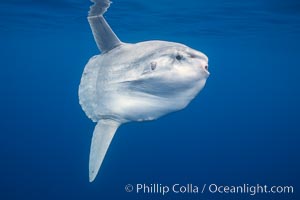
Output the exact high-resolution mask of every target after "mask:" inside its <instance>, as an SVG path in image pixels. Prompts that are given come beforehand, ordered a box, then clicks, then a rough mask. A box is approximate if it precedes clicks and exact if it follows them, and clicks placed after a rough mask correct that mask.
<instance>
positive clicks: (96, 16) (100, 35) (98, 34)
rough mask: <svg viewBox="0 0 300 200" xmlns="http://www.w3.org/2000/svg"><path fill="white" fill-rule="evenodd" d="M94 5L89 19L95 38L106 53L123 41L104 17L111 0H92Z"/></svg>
mask: <svg viewBox="0 0 300 200" xmlns="http://www.w3.org/2000/svg"><path fill="white" fill-rule="evenodd" d="M91 1H92V2H93V3H94V5H92V6H91V7H90V11H89V16H88V21H89V23H90V26H91V29H92V32H93V35H94V39H95V41H96V44H97V46H98V48H99V50H100V51H101V52H102V53H105V52H107V51H109V50H111V49H113V48H115V47H117V46H119V45H121V44H122V42H121V41H120V40H119V38H118V37H117V36H116V34H115V33H114V32H113V30H112V29H111V28H110V26H109V25H108V23H107V22H106V20H105V19H104V17H103V14H104V13H105V12H106V11H107V9H108V8H109V6H110V4H111V1H110V0H91Z"/></svg>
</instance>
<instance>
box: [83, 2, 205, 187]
mask: <svg viewBox="0 0 300 200" xmlns="http://www.w3.org/2000/svg"><path fill="white" fill-rule="evenodd" d="M92 2H93V3H94V4H93V5H92V6H91V7H90V11H89V14H88V21H89V24H90V26H91V29H92V32H93V35H94V38H95V41H96V44H97V46H98V48H99V50H100V51H101V54H100V55H96V56H94V57H92V58H91V59H90V60H89V61H88V63H87V64H86V66H85V69H84V72H83V74H82V78H81V82H80V85H79V102H80V105H81V107H82V109H83V110H84V112H85V113H86V115H87V116H88V117H89V118H90V119H92V120H93V121H94V122H97V125H96V127H95V130H94V133H93V138H92V142H91V149H90V158H89V180H90V182H92V181H93V180H94V179H95V177H96V175H97V173H98V171H99V168H100V166H101V164H102V161H103V159H104V157H105V154H106V152H107V149H108V147H109V145H110V143H111V140H112V138H113V136H114V134H115V132H116V130H117V129H118V127H119V126H120V125H121V124H124V123H127V122H131V121H147V120H154V119H157V118H159V117H161V116H163V115H166V114H168V113H171V112H174V111H178V110H181V109H183V108H185V107H186V106H187V105H188V104H189V102H190V101H191V100H192V99H193V98H194V97H195V96H196V95H197V94H198V93H199V91H200V90H201V89H202V88H203V87H204V85H205V82H206V79H207V78H208V76H209V72H208V58H207V56H206V55H204V54H203V53H201V52H199V51H196V50H194V49H191V48H189V47H187V46H185V45H183V44H179V43H175V42H167V41H145V42H140V43H136V44H129V43H124V42H121V41H120V40H119V38H118V37H117V36H116V34H115V33H114V32H113V31H112V29H111V28H110V26H109V25H108V23H107V22H106V20H105V19H104V17H103V14H104V13H105V12H106V10H107V9H108V7H109V6H110V4H111V1H110V0H92Z"/></svg>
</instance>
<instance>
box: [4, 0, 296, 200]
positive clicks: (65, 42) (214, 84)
mask: <svg viewBox="0 0 300 200" xmlns="http://www.w3.org/2000/svg"><path fill="white" fill-rule="evenodd" d="M90 5H91V3H90V2H89V1H88V0H76V1H75V0H7V1H3V0H1V1H0V61H1V64H0V69H1V70H0V77H1V78H0V199H1V200H14V199H18V200H19V199H23V200H27V199H28V200H53V199H57V200H63V199H72V200H75V199H76V200H77V199H80V200H81V199H82V200H83V199H94V200H98V199H99V200H101V199H119V200H121V199H122V200H124V199H193V200H194V199H204V200H210V199H292V200H296V199H300V196H299V190H300V181H299V177H300V170H299V169H300V126H299V124H300V105H299V104H300V88H299V87H300V84H299V83H300V1H298V0H284V1H282V0H252V1H239V0H210V1H208V0H207V1H204V0H190V1H179V0H151V1H142V0H115V1H114V3H113V4H112V5H111V7H110V9H109V10H108V12H107V13H106V14H105V16H106V19H107V21H108V22H109V23H110V25H111V26H112V28H113V29H114V31H115V32H116V34H117V35H118V36H119V38H120V39H121V40H122V41H124V42H132V43H135V42H139V41H144V40H153V39H159V40H168V41H175V42H180V43H184V44H186V45H188V46H190V47H192V48H195V49H197V50H200V51H202V52H204V53H205V54H206V55H208V57H209V70H210V72H211V76H210V77H209V79H208V81H207V84H206V86H205V88H204V90H203V91H202V92H201V93H200V94H199V95H198V96H197V97H196V99H195V100H193V101H192V103H191V104H190V105H189V106H188V107H187V108H186V109H185V110H182V111H180V112H177V113H172V114H170V115H168V116H165V117H163V118H161V119H159V120H156V121H152V122H146V123H129V124H126V125H123V126H121V128H120V129H119V130H118V132H117V134H116V135H115V137H114V139H113V141H112V143H111V146H110V148H109V150H108V152H107V154H106V158H105V160H104V162H103V165H102V167H101V169H100V173H99V174H98V177H97V178H96V180H95V182H93V183H89V181H88V156H89V148H90V140H91V137H92V132H93V129H94V126H95V124H94V123H92V122H91V120H89V119H88V118H87V117H86V116H85V114H84V112H83V111H82V110H81V107H80V105H79V103H78V94H77V91H78V85H79V82H80V78H81V74H82V71H83V68H84V66H85V64H86V63H87V61H88V59H89V58H90V57H92V56H93V55H95V54H98V53H99V51H98V49H97V47H96V44H95V42H94V39H93V36H92V33H91V30H90V27H89V24H88V22H87V19H86V16H87V12H88V10H89V6H90ZM129 183H130V184H137V183H146V184H153V183H160V184H166V185H172V184H175V183H180V184H183V185H185V184H187V183H192V184H194V185H199V186H202V185H203V184H211V183H216V184H220V185H242V184H244V183H245V184H250V185H251V184H252V185H256V184H260V185H265V184H267V185H269V186H272V185H282V186H284V185H292V186H294V194H274V195H271V194H258V195H256V196H250V195H249V194H239V195H235V194H222V195H217V194H209V193H208V192H206V193H204V194H198V195H195V194H182V195H174V194H173V195H172V194H168V195H165V196H162V195H160V194H136V193H126V192H125V190H124V187H125V185H126V184H129Z"/></svg>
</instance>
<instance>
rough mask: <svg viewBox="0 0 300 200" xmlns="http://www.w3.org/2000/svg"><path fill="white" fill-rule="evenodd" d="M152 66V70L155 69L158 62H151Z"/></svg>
mask: <svg viewBox="0 0 300 200" xmlns="http://www.w3.org/2000/svg"><path fill="white" fill-rule="evenodd" d="M150 67H151V70H152V71H153V70H155V69H156V62H151V63H150Z"/></svg>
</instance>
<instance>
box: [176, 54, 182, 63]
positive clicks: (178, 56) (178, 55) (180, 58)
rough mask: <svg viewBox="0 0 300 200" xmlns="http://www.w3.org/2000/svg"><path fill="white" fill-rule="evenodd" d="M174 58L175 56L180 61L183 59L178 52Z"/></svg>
mask: <svg viewBox="0 0 300 200" xmlns="http://www.w3.org/2000/svg"><path fill="white" fill-rule="evenodd" d="M175 58H176V60H178V61H180V60H182V59H183V56H182V55H180V54H177V56H176V57H175Z"/></svg>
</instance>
